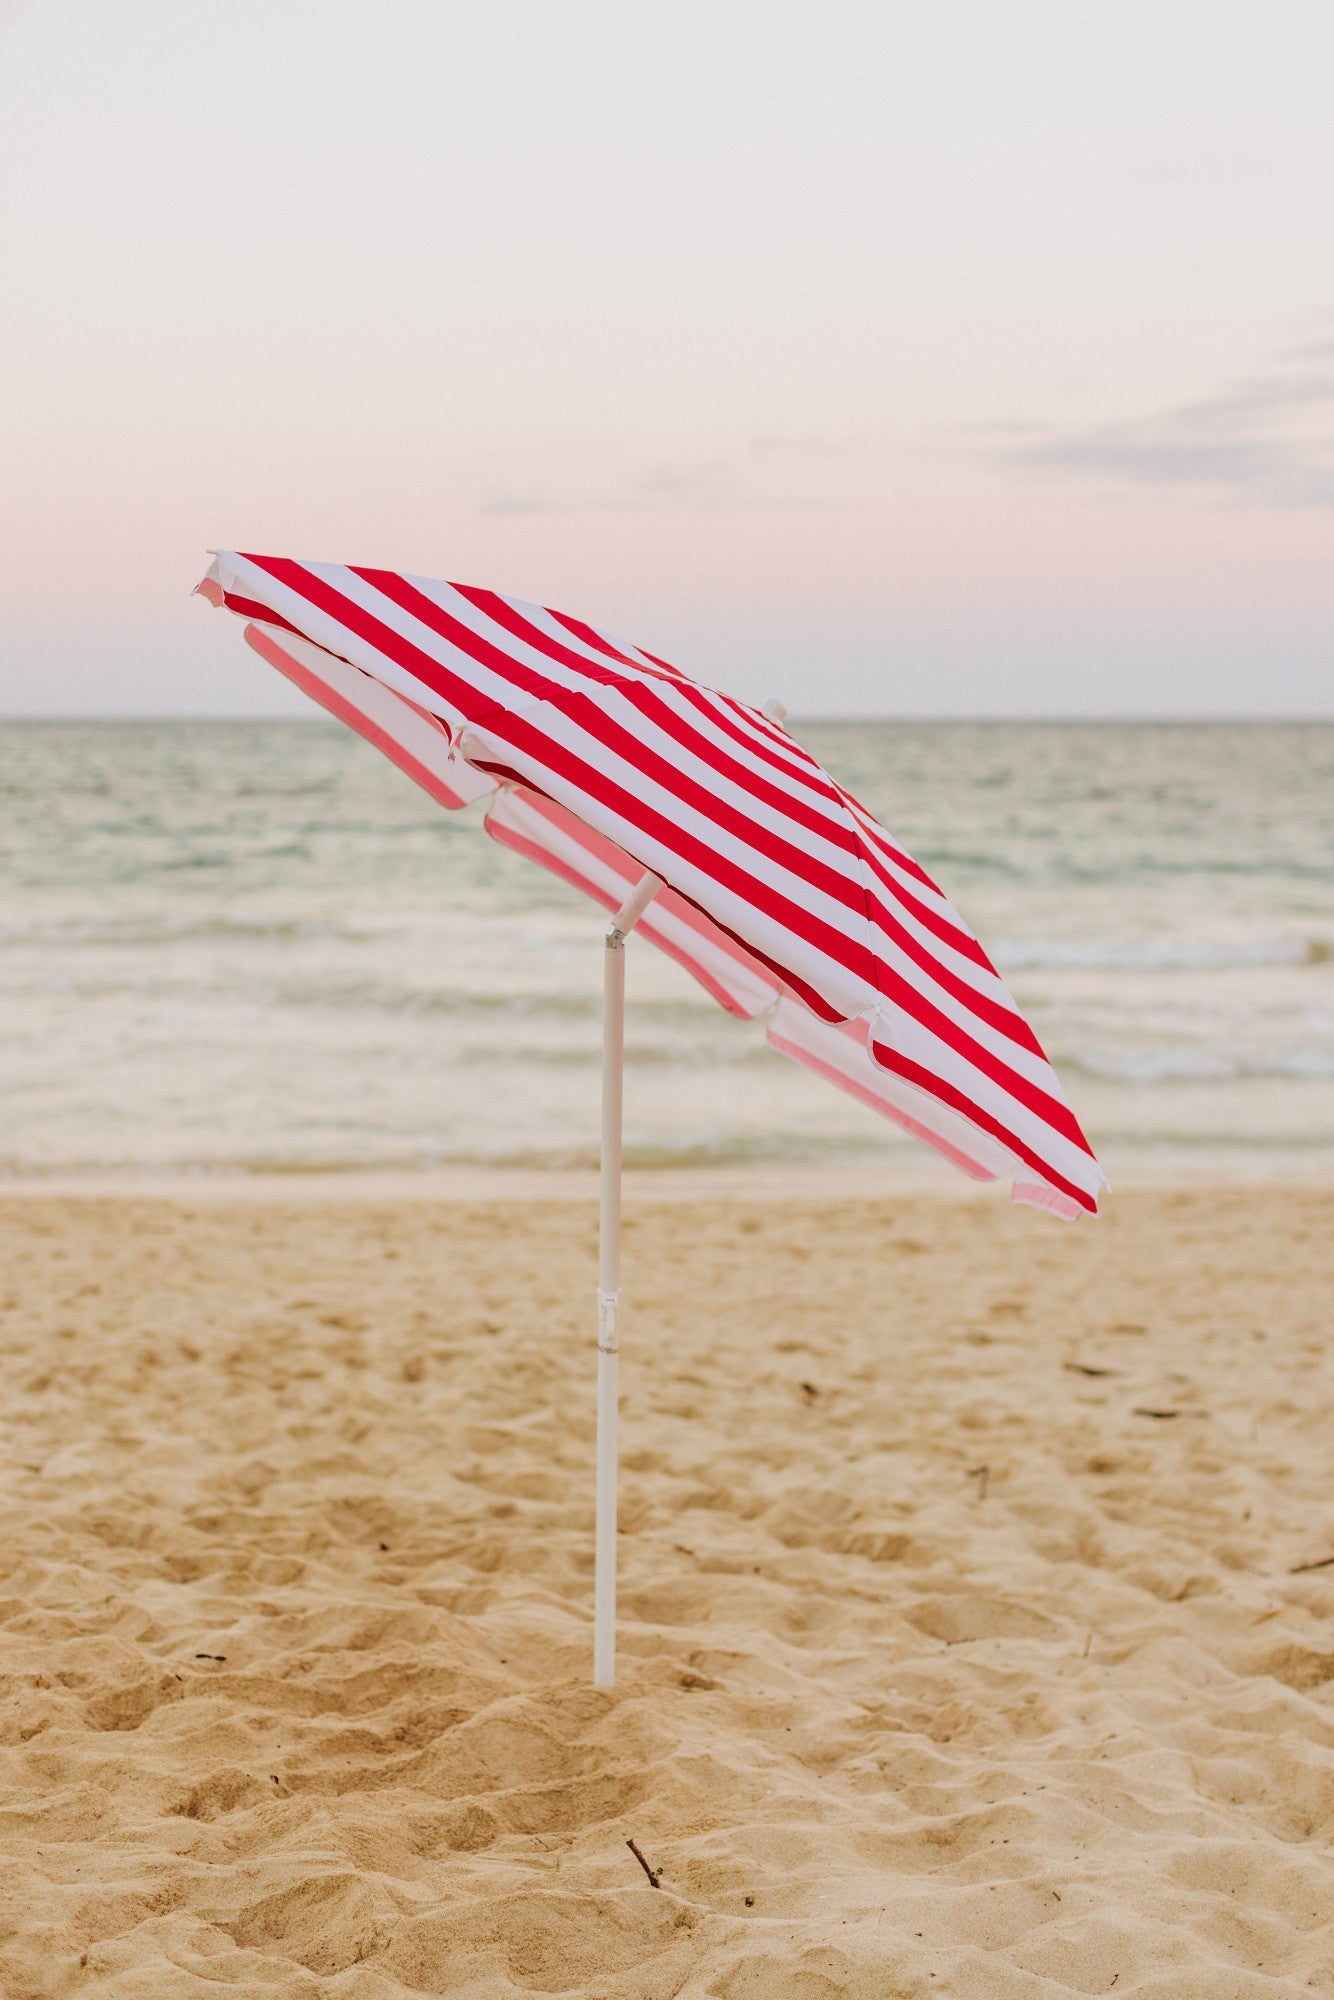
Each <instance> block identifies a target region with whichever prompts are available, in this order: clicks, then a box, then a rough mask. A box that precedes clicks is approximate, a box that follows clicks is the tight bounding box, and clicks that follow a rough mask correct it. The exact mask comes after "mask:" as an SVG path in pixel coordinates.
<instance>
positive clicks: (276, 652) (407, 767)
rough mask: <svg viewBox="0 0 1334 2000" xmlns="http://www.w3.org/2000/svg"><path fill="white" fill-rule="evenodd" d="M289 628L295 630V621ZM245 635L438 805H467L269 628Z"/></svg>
mask: <svg viewBox="0 0 1334 2000" xmlns="http://www.w3.org/2000/svg"><path fill="white" fill-rule="evenodd" d="M287 629H288V630H289V631H291V632H296V627H295V626H294V625H292V626H289V627H288V628H287ZM297 636H298V637H300V636H302V635H301V634H298V635H297ZM245 638H246V642H247V644H248V645H250V646H252V647H253V648H254V650H255V652H257V653H258V654H259V656H260V658H261V659H264V660H267V661H268V663H269V665H270V666H271V667H276V668H277V669H278V672H279V673H280V674H285V675H286V676H287V678H288V680H289V681H293V682H294V683H295V684H296V686H297V687H299V688H300V689H301V692H302V693H303V694H306V695H309V696H310V698H311V700H312V701H317V702H318V703H319V705H320V707H321V708H327V709H328V711H329V713H330V715H336V716H337V718H338V720H339V721H340V722H345V723H346V724H347V726H348V728H349V729H354V730H355V731H356V733H357V735H358V736H364V737H365V739H366V741H367V742H368V743H373V744H374V745H375V748H376V749H377V750H379V751H382V752H383V754H384V755H385V756H386V757H387V758H388V759H389V761H390V763H391V764H397V766H398V768H399V770H400V771H405V772H406V773H407V775H408V777H410V778H411V779H412V780H413V782H414V783H415V784H418V785H420V786H421V788H422V790H423V791H424V792H428V793H429V794H430V796H431V797H432V798H433V799H434V800H435V802H436V804H437V805H441V806H444V807H445V809H446V810H447V811H449V812H458V811H460V810H461V808H462V807H464V806H466V805H467V803H468V801H467V800H466V799H463V798H460V797H459V795H458V793H457V792H451V791H450V789H449V787H448V786H447V785H446V784H445V783H444V782H443V780H442V779H440V778H437V777H436V775H435V773H434V771H432V770H431V769H430V768H429V767H428V766H427V765H425V764H423V763H422V762H421V760H420V758H417V757H414V756H413V755H412V752H411V751H410V750H405V749H404V748H403V745H402V744H401V743H399V742H398V741H397V740H396V738H394V737H392V736H390V735H389V734H388V732H387V731H386V730H383V729H381V728H380V726H379V724H378V723H376V722H372V721H371V719H370V717H369V716H368V715H366V714H365V713H364V712H363V711H362V710H361V709H359V708H354V707H353V705H352V703H351V702H350V701H348V700H346V699H345V697H344V696H343V695H341V694H339V693H337V691H336V690H335V689H334V688H331V687H330V686H329V684H328V682H327V681H322V680H321V679H320V677H319V675H318V674H315V673H312V672H311V670H310V668H309V667H303V666H302V665H301V664H300V662H299V661H297V660H294V659H293V658H292V656H291V654H290V653H285V652H284V651H283V649H282V647H281V646H280V645H279V644H278V641H277V640H276V639H270V638H269V636H268V634H267V633H266V632H261V631H260V630H259V629H258V627H257V626H255V625H247V626H246V628H245ZM331 657H332V656H331ZM375 685H376V686H377V687H383V686H384V682H383V681H376V682H375ZM409 705H411V704H409Z"/></svg>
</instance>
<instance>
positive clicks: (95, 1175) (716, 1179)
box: [0, 1153, 1334, 1210]
mask: <svg viewBox="0 0 1334 2000" xmlns="http://www.w3.org/2000/svg"><path fill="white" fill-rule="evenodd" d="M1110 1171H1111V1175H1112V1186H1111V1188H1110V1189H1109V1190H1107V1191H1106V1192H1105V1194H1104V1197H1103V1202H1104V1210H1106V1209H1108V1208H1110V1207H1111V1206H1112V1205H1114V1203H1115V1201H1116V1196H1117V1194H1118V1192H1120V1193H1130V1192H1135V1193H1143V1192H1146V1191H1151V1190H1154V1189H1160V1190H1162V1191H1163V1192H1164V1193H1168V1192H1170V1193H1182V1192H1189V1191H1193V1190H1197V1191H1202V1190H1207V1189H1209V1188H1238V1187H1253V1188H1257V1189H1264V1190H1281V1189H1283V1188H1289V1187H1290V1188H1293V1189H1294V1190H1306V1191H1312V1190H1320V1189H1328V1188H1334V1159H1329V1160H1326V1159H1321V1160H1320V1161H1318V1162H1317V1161H1305V1160H1301V1159H1300V1158H1293V1157H1292V1156H1291V1155H1285V1156H1283V1157H1282V1158H1281V1159H1273V1160H1265V1161H1257V1160H1256V1159H1255V1157H1254V1155H1251V1156H1249V1157H1241V1158H1238V1157H1236V1156H1232V1155H1225V1154H1221V1153H1220V1154H1216V1155H1211V1156H1209V1157H1208V1158H1206V1159H1202V1160H1200V1161H1198V1162H1193V1163H1192V1164H1191V1165H1190V1167H1189V1168H1187V1167H1186V1166H1184V1165H1180V1164H1176V1163H1173V1164H1172V1165H1170V1166H1168V1165H1164V1164H1163V1163H1161V1162H1151V1161H1145V1162H1144V1163H1143V1164H1140V1165H1137V1166H1129V1165H1126V1164H1124V1163H1122V1164H1118V1165H1116V1166H1115V1167H1114V1168H1112V1169H1111V1170H1110ZM622 1184H623V1191H624V1199H625V1200H626V1201H629V1202H668V1203H675V1202H682V1201H717V1200H726V1201H747V1200H765V1199H770V1200H775V1201H787V1200H793V1201H802V1202H811V1201H826V1200H827V1201H839V1200H856V1201H873V1200H876V1199H884V1200H891V1199H893V1198H894V1197H908V1196H911V1197H913V1198H919V1197H922V1196H928V1197H938V1198H939V1199H940V1200H942V1201H948V1202H951V1203H954V1202H958V1201H970V1200H971V1201H1000V1202H1002V1203H1004V1204H1006V1205H1008V1203H1009V1184H1008V1182H1005V1181H973V1180H969V1179H968V1178H967V1177H966V1176H965V1175H963V1174H959V1173H956V1172H951V1171H950V1170H949V1169H948V1168H944V1167H940V1168H934V1167H933V1166H932V1165H931V1164H930V1163H929V1162H928V1163H924V1164H922V1165H914V1166H911V1167H909V1166H891V1167H885V1166H875V1167H867V1168H859V1167H849V1166H831V1167H812V1166H807V1165H801V1166H790V1167H785V1166H781V1165H775V1164H764V1165H759V1164H756V1165H739V1166H718V1167H710V1166H699V1167H628V1168H626V1170H625V1173H624V1175H623V1183H622ZM43 1198H44V1199H49V1200H75V1201H83V1200H86V1201H115V1200H123V1201H169V1202H185V1203H191V1202H228V1201H236V1202H253V1201H268V1202H283V1201H292V1202H299V1203H312V1202H313V1203H320V1202H358V1201H372V1202H373V1201H389V1202H394V1203H414V1202H438V1201H455V1202H459V1201H466V1202H505V1201H522V1202H549V1201H556V1202H594V1201H596V1200H597V1198H598V1173H597V1169H596V1168H593V1167H492V1166H468V1165H462V1164H459V1165H452V1166H439V1167H422V1168H389V1167H386V1168H301V1169H296V1170H294V1171H292V1172H271V1171H259V1172H254V1173H244V1172H234V1171H230V1170H229V1171H225V1172H223V1171H220V1172H217V1173H212V1172H207V1171H199V1170H188V1169H181V1170H178V1171H175V1172H172V1171H164V1172H156V1173H141V1172H136V1171H128V1172H125V1173H115V1172H108V1171H105V1170H102V1171H97V1172H89V1173H68V1172H53V1173H51V1174H22V1175H17V1174H16V1175H14V1176H13V1177H11V1178H0V1201H4V1200H7V1199H13V1200H17V1201H29V1200H35V1199H43Z"/></svg>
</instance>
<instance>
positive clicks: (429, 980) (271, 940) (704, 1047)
mask: <svg viewBox="0 0 1334 2000" xmlns="http://www.w3.org/2000/svg"><path fill="white" fill-rule="evenodd" d="M791 726H792V728H793V731H794V733H795V734H796V735H798V736H799V737H800V739H801V740H802V741H803V742H804V743H805V744H806V745H807V746H808V747H809V748H810V749H811V750H812V751H813V752H814V753H815V754H816V755H817V756H818V757H820V758H821V759H822V760H823V761H824V762H825V763H826V764H827V766H828V767H829V769H830V770H831V771H832V772H833V773H834V774H835V776H837V777H838V778H840V779H841V780H842V781H843V782H844V783H846V784H847V785H848V786H849V787H850V789H851V790H852V791H854V792H855V793H856V794H858V796H860V797H861V798H862V799H863V800H864V801H865V802H866V803H867V804H868V805H870V806H871V807H873V808H874V809H875V810H876V811H877V812H878V813H879V815H880V816H881V818H882V819H883V820H884V821H885V823H886V824H887V825H888V826H889V827H890V828H891V829H892V830H893V831H894V833H895V834H896V835H897V836H898V837H899V838H900V839H902V840H903V841H904V843H905V845H906V846H907V847H908V848H909V850H910V851H911V852H912V853H913V854H914V855H915V856H916V857H917V858H918V859H919V860H920V861H921V862H922V863H923V864H924V865H925V866H926V867H927V868H928V869H929V870H930V871H931V873H932V874H933V875H934V876H935V877H936V878H937V879H938V881H939V882H940V884H941V886H942V888H944V890H945V891H946V893H947V894H948V895H949V896H950V897H951V898H952V899H953V901H954V902H955V903H956V904H957V905H958V907H959V909H960V910H961V911H962V913H963V915H964V916H965V918H966V919H967V921H968V922H969V923H970V924H971V925H972V926H973V928H974V929H975V930H976V931H977V932H978V934H979V936H980V937H981V938H982V940H983V942H984V943H985V944H986V945H987V947H988V949H989V950H990V952H991V954H992V956H993V958H994V959H995V960H996V962H997V964H998V966H999V968H1000V970H1001V972H1002V973H1003V974H1004V975H1005V977H1006V978H1007V980H1008V981H1009V984H1010V986H1011V988H1012V990H1013V992H1014V995H1015V997H1016V999H1017V1000H1018V1002H1019V1004H1020V1006H1021V1007H1022V1008H1023V1009H1024V1011H1025V1012H1026V1013H1027V1015H1028V1016H1029V1018H1030V1019H1031V1021H1032V1022H1033V1024H1034V1026H1035V1028H1036V1030H1037V1032H1038V1034H1039V1036H1040V1037H1041V1039H1042V1042H1043V1045H1044V1046H1045V1048H1046V1050H1047V1052H1048V1054H1049V1055H1050V1057H1051V1058H1052V1061H1053V1062H1054V1063H1055V1065H1056V1068H1057V1070H1058V1072H1059V1073H1060V1075H1061V1077H1062V1079H1063V1081H1064V1084H1065V1088H1066V1091H1067V1094H1068V1096H1069V1097H1070V1099H1071V1101H1072V1103H1073V1105H1074V1108H1075V1111H1076V1114H1077V1115H1078V1116H1079V1118H1080V1119H1081V1122H1082V1123H1083V1124H1084V1127H1085V1129H1086V1131H1087V1132H1088V1134H1089V1137H1090V1139H1091V1140H1092V1142H1093V1144H1094V1146H1095V1148H1096V1150H1097V1151H1098V1153H1099V1155H1100V1157H1101V1158H1102V1159H1103V1160H1104V1163H1105V1164H1106V1165H1107V1167H1108V1170H1109V1172H1110V1173H1111V1174H1112V1177H1113V1180H1115V1178H1116V1174H1117V1172H1118V1170H1121V1171H1123V1172H1124V1171H1135V1172H1138V1171H1140V1170H1144V1171H1146V1172H1151V1173H1160V1172H1166V1173H1171V1174H1174V1175H1175V1174H1176V1173H1178V1172H1190V1171H1192V1170H1196V1169H1204V1168H1208V1169H1213V1168H1215V1167H1221V1168H1225V1169H1227V1170H1235V1171H1240V1172H1248V1173H1250V1172H1254V1173H1260V1174H1270V1173H1285V1172H1289V1171H1302V1170H1311V1171H1320V1172H1324V1171H1326V1170H1327V1169H1329V1168H1330V1167H1332V1166H1334V723H1309V724H1307V723H1207V724H1193V723H1192V724H1185V723H1180V724H1177V723H1142V724H1141V723H1134V724H1131V723H1032V722H1022V723H1020V722H921V721H912V722H893V721H874V722H827V721H826V722H818V721H811V722H803V721H800V720H797V721H794V722H793V724H792V725H791ZM603 928H604V919H603V917H602V915H601V913H600V912H599V911H598V910H597V909H595V908H594V907H593V906H592V905H591V904H589V903H587V902H585V901H584V900H583V899H582V898H581V897H579V896H578V895H577V894H575V892H573V891H572V890H569V889H567V888H566V887H564V886H563V885H562V884H561V883H559V882H557V881H555V880H553V879H552V878H550V877H549V876H547V875H545V874H544V873H542V872H541V871H540V870H538V869H537V868H535V867H533V866H532V865H531V864H528V863H526V862H524V861H522V860H520V859H518V858H517V857H515V856H513V855H511V854H508V853H506V852H505V851H503V850H502V849H500V848H499V847H497V846H496V845H495V844H494V843H493V842H491V841H490V840H488V839H487V837H486V836H485V834H484V832H483V830H482V824H481V814H480V812H479V811H478V810H477V809H476V808H474V809H473V810H472V811H471V812H469V813H464V814H448V813H444V812H442V811H440V810H439V809H438V808H437V807H436V806H434V805H433V804H432V803H431V801H430V800H429V799H427V798H426V797H425V796H424V794H422V793H420V792H418V791H417V790H416V789H415V787H414V786H413V785H411V784H410V783H409V782H408V781H407V780H406V779H405V778H403V777H402V776H401V775H400V774H399V773H398V772H397V771H395V770H394V769H393V768H392V767H390V766H389V765H388V764H386V763H385V762H384V761H383V759H381V758H380V757H379V756H378V755H377V754H376V753H375V752H374V751H373V750H371V749H370V748H368V747H367V746H366V745H365V744H363V743H361V742H360V741H359V740H357V739H356V738H354V737H352V736H351V735H349V734H348V733H347V732H346V731H345V730H343V729H341V728H340V727H338V726H337V725H335V724H333V723H330V722H326V721H324V720H323V719H312V720H309V721H256V722H220V721H218V722H214V721H209V722H198V721H171V722H141V721H123V722H4V723H0V1097H2V1099H3V1106H4V1111H3V1129H0V1173H3V1174H6V1175H9V1176H14V1175H24V1176H27V1175H33V1174H39V1175H40V1174H68V1173H71V1172H75V1173H78V1172H85V1171H86V1172H98V1173H107V1172H111V1173H122V1172H123V1173H143V1172H151V1173H160V1172H163V1171H168V1172H177V1171H196V1172H214V1173H222V1172H229V1173H231V1172H238V1171H241V1172H245V1171H256V1170H266V1171H273V1170H291V1171H298V1170H301V1169H323V1170H329V1171H333V1170H346V1169H352V1168H361V1169H366V1168H395V1169H404V1168H413V1167H427V1166H434V1165H439V1164H442V1163H445V1162H487V1163H492V1164H502V1163H512V1164H520V1163H522V1164H525V1165H530V1166H533V1165H538V1166H562V1165H591V1164H593V1163H594V1162H595V1160H596V1157H597V1129H598V1061H599V1033H600V1007H601V976H602V945H601V937H602V931H603ZM626 1157H627V1162H628V1163H629V1164H631V1165H635V1164H638V1165H641V1166H643V1165H668V1166H672V1165H675V1166H691V1165H696V1164H700V1163H706V1162H707V1163H725V1162H762V1163H773V1164H779V1163H784V1162H790V1163H802V1164H804V1165H807V1166H813V1165H818V1164H819V1163H821V1162H838V1163H840V1164H843V1165H855V1164H858V1163H866V1164H873V1165H888V1164H903V1165H913V1166H916V1165H921V1166H922V1167H923V1168H924V1169H926V1170H927V1171H930V1170H931V1162H932V1156H931V1155H929V1154H927V1153H925V1152H923V1151H922V1150H921V1149H920V1148H918V1147H916V1146H914V1145H913V1143H912V1142H911V1141H909V1140H906V1139H905V1138H904V1137H903V1136H902V1135H900V1134H899V1133H898V1132H896V1131H895V1130H893V1129H892V1128H889V1127H887V1126H885V1125H884V1124H883V1123H882V1122H881V1121H880V1120H878V1119H877V1118H875V1117H874V1116H873V1115H872V1114H871V1113H870V1112H868V1111H866V1110H864V1109H862V1107H860V1106H859V1105H857V1104H855V1103H854V1102H853V1101H852V1100H850V1099H848V1098H846V1097H843V1096H842V1095H840V1094H838V1093H836V1092H835V1091H834V1090H832V1089H831V1088H830V1087H829V1086H827V1085H825V1084H823V1083H821V1082H820V1081H819V1080H818V1079H817V1078H815V1077H813V1076H810V1075H808V1074H806V1073H804V1072H802V1071H799V1070H797V1069H796V1068H795V1067H794V1066H793V1065H791V1064H789V1063H786V1062H784V1061H783V1060H782V1059H781V1058H779V1057H778V1056H776V1055H774V1054H772V1053H771V1052H770V1051H769V1050H767V1049H766V1047H765V1046H764V1041H763V1034H762V1031H761V1030H760V1028H759V1027H757V1026H755V1025H748V1024H745V1023H742V1022H738V1021H734V1020H732V1019H731V1018H730V1017H728V1016H726V1015H724V1014H723V1013H721V1012H720V1010H719V1009H718V1008H717V1007H716V1006H714V1004H713V1003H712V1002H711V1001H710V1000H708V999H707V998H706V997H705V996H704V995H703V994H702V993H701V992H699V991H698V989H697V988H695V987H694V985H693V984H692V982H691V981H690V980H688V979H687V978H686V976H685V975H684V974H683V973H681V972H680V971H679V970H678V969H677V968H676V967H675V966H672V965H670V964H669V963H667V962H666V961H664V960H662V959H660V958H659V957H658V956H657V955H656V954H655V953H654V952H653V950H652V948H651V947H649V946H648V945H646V944H643V943H640V944H639V945H638V946H637V947H636V945H635V944H634V942H633V941H632V944H631V948H630V953H629V1003H628V1017H627V1081H626ZM942 1171H945V1170H942Z"/></svg>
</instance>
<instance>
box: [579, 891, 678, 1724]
mask: <svg viewBox="0 0 1334 2000" xmlns="http://www.w3.org/2000/svg"><path fill="white" fill-rule="evenodd" d="M661 887H662V884H661V882H660V881H659V880H658V877H657V876H656V875H645V877H644V879H643V880H642V882H640V883H639V884H638V886H637V887H636V888H635V890H634V892H633V894H632V895H631V896H630V897H629V898H628V899H627V901H626V902H624V903H623V904H622V905H621V908H620V909H619V910H618V911H617V912H616V915H615V916H614V917H613V918H612V921H611V927H610V929H609V930H608V932H607V938H606V945H607V950H606V960H605V970H604V975H603V1016H602V1188H601V1204H600V1207H599V1211H598V1442H597V1528H596V1536H595V1562H594V1576H593V1685H594V1686H595V1687H610V1686H611V1685H612V1683H613V1681H614V1680H615V1679H616V1417H617V1409H618V1403H619V1384H618V1380H617V1370H618V1359H619V1355H620V1337H619V1329H618V1326H617V1319H618V1315H619V1309H620V1286H621V1083H622V1078H623V1074H624V1065H625V940H626V938H627V937H628V936H629V934H630V932H631V931H632V930H633V929H634V927H635V925H636V924H637V923H638V922H639V919H640V918H641V917H642V916H643V914H644V912H645V910H646V909H647V908H648V906H649V904H650V903H651V902H652V900H653V898H654V896H655V895H656V894H657V892H658V890H659V889H660V888H661Z"/></svg>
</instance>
